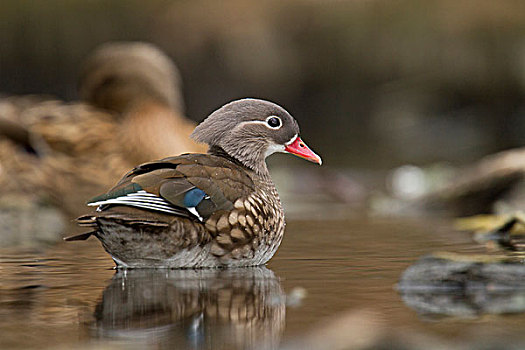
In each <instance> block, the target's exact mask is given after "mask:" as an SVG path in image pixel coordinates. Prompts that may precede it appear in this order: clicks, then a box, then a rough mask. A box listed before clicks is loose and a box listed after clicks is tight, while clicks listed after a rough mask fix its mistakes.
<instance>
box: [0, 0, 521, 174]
mask: <svg viewBox="0 0 525 350" xmlns="http://www.w3.org/2000/svg"><path fill="white" fill-rule="evenodd" d="M1 8H2V10H1V11H0V52H1V55H0V93H2V94H5V95H12V94H43V93H44V94H50V95H54V96H56V97H58V98H60V99H64V100H67V101H73V100H76V99H77V98H78V96H77V90H76V84H77V78H78V76H79V70H80V63H81V62H82V61H83V59H84V58H85V57H86V56H87V55H88V54H89V53H91V52H92V50H93V49H94V48H95V47H96V46H98V45H100V44H101V43H104V42H107V41H115V40H143V41H148V42H151V43H154V44H156V45H158V46H159V47H160V48H161V49H162V50H164V51H165V52H167V53H168V55H169V56H170V57H171V58H173V59H174V61H175V62H176V63H177V65H178V67H179V69H180V71H181V76H182V79H183V84H184V89H183V91H184V97H185V103H186V115H187V116H188V117H189V118H191V119H193V120H195V121H200V120H202V119H203V118H204V117H205V116H207V115H208V114H209V113H210V112H211V111H213V110H214V109H216V108H217V107H219V106H221V105H222V104H224V103H225V102H227V101H231V100H233V99H237V98H241V97H247V96H252V97H261V98H265V99H269V100H272V101H275V102H277V103H279V104H281V105H283V106H284V107H285V108H287V109H288V110H289V111H290V112H291V113H292V114H293V115H294V116H295V117H296V118H297V119H298V120H299V122H300V125H301V128H302V134H303V136H304V138H305V140H306V141H307V142H308V144H309V145H310V146H311V147H312V148H313V149H314V150H316V151H317V152H318V153H319V154H321V155H322V156H323V160H324V161H325V164H326V165H327V166H329V167H355V168H368V169H388V168H392V167H395V166H398V165H400V164H404V163H413V164H417V165H425V164H429V163H432V162H436V161H447V162H450V163H452V164H463V163H466V162H470V161H474V160H477V159H479V158H480V157H481V156H483V155H486V154H489V153H492V152H495V151H498V150H503V149H507V148H511V147H516V146H520V145H523V143H524V142H523V136H522V135H523V134H524V133H525V118H523V114H524V113H525V105H524V98H523V97H524V94H525V36H524V34H525V3H524V2H523V1H519V0H506V1H498V2H492V1H476V0H462V1H456V0H454V1H452V0H439V1H437V0H429V1H424V2H421V1H417V0H396V1H384V0H359V1H358V0H353V1H350V0H348V1H335V0H334V1H316V0H292V1H286V2H283V1H271V0H270V1H257V2H247V1H240V0H239V1H236V0H233V1H221V2H216V1H209V0H196V1H166V0H151V1H148V2H143V1H133V0H126V1H122V0H116V1H110V2H108V1H102V0H91V1H65V0H49V1H45V2H33V1H14V0H5V1H3V2H2V5H1ZM283 159H284V158H283ZM286 160H287V161H288V160H289V158H286ZM292 161H293V162H294V164H295V160H292ZM298 162H300V161H298Z"/></svg>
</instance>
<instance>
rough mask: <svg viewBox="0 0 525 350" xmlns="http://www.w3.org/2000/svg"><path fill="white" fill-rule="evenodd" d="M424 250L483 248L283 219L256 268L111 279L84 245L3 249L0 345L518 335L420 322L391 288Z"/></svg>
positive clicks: (461, 323)
mask: <svg viewBox="0 0 525 350" xmlns="http://www.w3.org/2000/svg"><path fill="white" fill-rule="evenodd" d="M435 251H453V252H458V253H467V254H468V253H477V252H482V251H483V249H482V248H480V247H479V246H477V245H475V244H473V243H472V242H471V240H470V237H469V236H468V235H467V234H464V233H458V232H454V231H453V230H452V229H451V227H450V224H449V223H448V222H446V221H432V220H424V221H423V220H420V221H413V220H410V221H409V220H386V219H373V218H371V219H364V220H363V219H360V220H331V221H319V220H317V221H304V220H302V221H291V222H289V223H288V226H287V231H286V236H285V239H284V241H283V245H282V246H281V248H280V249H279V251H278V253H277V255H276V256H275V257H274V258H273V259H272V260H271V261H270V263H269V264H268V266H267V267H261V268H255V269H254V268H251V269H233V270H183V271H177V270H174V271H165V270H164V271H163V270H157V271H155V270H150V271H139V270H135V271H127V272H125V271H119V272H116V271H115V270H114V269H113V262H112V260H111V259H110V258H109V257H108V256H107V255H106V253H105V252H104V251H103V249H102V248H101V247H100V245H99V243H98V241H97V240H95V239H90V240H88V241H87V242H70V243H59V244H57V245H55V246H51V247H47V248H42V249H39V250H37V249H21V248H18V249H17V248H10V249H7V248H4V249H0V272H1V277H2V278H1V279H0V348H46V347H47V348H56V347H61V348H68V347H73V346H75V347H77V346H80V345H85V346H87V347H89V348H91V347H95V348H97V347H98V346H103V347H106V346H109V347H110V348H112V347H117V348H121V347H122V348H144V347H145V346H151V347H155V348H174V347H176V348H177V349H221V348H222V349H235V348H238V349H243V348H257V349H265V348H269V349H271V348H279V347H281V348H300V347H302V346H304V344H302V343H301V341H305V339H307V340H308V342H309V344H310V345H312V344H315V341H318V340H319V339H323V344H325V345H327V344H331V343H330V341H329V338H330V337H340V336H341V334H343V335H344V334H346V335H347V337H348V338H352V339H349V340H348V341H349V344H352V341H354V340H355V339H356V338H359V337H365V338H366V337H369V338H370V337H371V338H373V337H375V336H377V337H379V336H380V337H385V334H387V336H388V337H391V336H394V337H398V336H400V335H401V336H403V337H405V336H408V337H410V336H411V335H414V334H417V335H418V336H419V337H421V336H423V337H428V338H429V339H432V340H433V341H437V342H440V341H444V342H457V343H462V342H464V341H468V342H471V341H479V339H498V338H499V339H501V338H504V339H512V340H513V341H515V342H518V341H523V340H525V339H524V338H525V337H524V336H523V335H522V333H523V332H522V329H523V327H525V316H524V315H522V314H514V315H480V316H479V317H466V318H463V317H443V318H439V319H436V318H434V319H428V318H426V317H423V316H421V315H418V314H417V313H416V311H414V310H413V309H411V308H409V307H407V306H406V305H405V304H404V303H403V301H402V298H401V297H400V295H399V294H398V293H397V291H396V290H395V285H396V282H397V281H398V279H399V276H400V274H401V273H402V271H403V270H404V269H405V268H406V267H408V266H409V265H410V264H412V263H414V262H415V261H416V260H417V259H418V258H419V257H420V256H422V255H425V254H428V253H431V252H435ZM364 326H366V329H367V331H370V332H372V333H370V334H369V333H367V334H363V332H360V331H359V329H360V328H359V327H364ZM338 327H341V331H338V330H337V329H338ZM376 328H377V330H378V331H377V332H376V333H374V330H375V329H376ZM352 330H357V331H356V332H358V336H357V337H356V336H354V335H352V333H351V332H352ZM301 344H302V345H301ZM312 346H313V345H312Z"/></svg>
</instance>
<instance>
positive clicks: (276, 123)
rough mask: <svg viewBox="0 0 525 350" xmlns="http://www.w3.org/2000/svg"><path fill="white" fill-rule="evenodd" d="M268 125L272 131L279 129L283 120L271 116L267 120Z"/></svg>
mask: <svg viewBox="0 0 525 350" xmlns="http://www.w3.org/2000/svg"><path fill="white" fill-rule="evenodd" d="M266 123H267V124H268V126H269V127H270V128H272V129H278V128H280V127H281V118H279V117H276V116H271V117H268V119H266Z"/></svg>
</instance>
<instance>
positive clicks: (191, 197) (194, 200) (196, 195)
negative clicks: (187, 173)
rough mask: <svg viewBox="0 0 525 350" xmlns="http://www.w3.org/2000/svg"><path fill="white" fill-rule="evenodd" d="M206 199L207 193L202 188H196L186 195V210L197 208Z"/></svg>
mask: <svg viewBox="0 0 525 350" xmlns="http://www.w3.org/2000/svg"><path fill="white" fill-rule="evenodd" d="M204 197H206V192H204V191H203V190H201V189H200V188H194V189H191V190H189V191H188V192H186V194H185V195H184V202H183V203H184V206H185V207H186V208H191V207H196V206H197V205H199V203H200V202H201V201H202V200H203V199H204Z"/></svg>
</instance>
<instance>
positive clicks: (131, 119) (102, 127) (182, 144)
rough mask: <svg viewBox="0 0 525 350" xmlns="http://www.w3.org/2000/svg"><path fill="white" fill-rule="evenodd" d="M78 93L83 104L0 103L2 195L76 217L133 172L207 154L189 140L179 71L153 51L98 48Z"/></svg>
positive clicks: (15, 100) (121, 46) (12, 100)
mask: <svg viewBox="0 0 525 350" xmlns="http://www.w3.org/2000/svg"><path fill="white" fill-rule="evenodd" d="M80 93H81V96H82V98H83V99H84V101H85V102H83V103H71V104H69V103H64V102H61V101H56V100H49V99H47V100H42V99H39V98H34V97H30V98H28V97H11V98H6V99H4V100H2V101H1V102H0V135H1V134H3V135H2V136H4V138H2V139H0V167H1V169H2V171H1V172H0V185H2V186H5V187H4V189H6V190H7V192H10V193H14V194H19V193H26V194H29V195H31V196H35V197H37V199H36V200H41V199H42V198H44V200H45V201H47V202H50V203H53V204H56V205H58V206H59V207H60V208H61V209H62V210H63V211H64V212H66V213H67V214H68V215H75V216H77V215H78V214H80V210H82V209H81V208H82V207H83V205H84V203H85V199H86V198H89V197H91V196H94V195H96V194H97V193H100V192H102V191H104V190H105V189H106V188H107V187H108V186H110V185H111V184H113V183H115V181H116V180H117V179H118V178H119V177H121V176H122V174H124V173H125V172H126V171H127V169H129V168H130V167H132V166H133V165H135V164H137V163H140V162H145V161H148V160H152V159H158V158H163V157H166V156H169V155H172V154H178V153H181V152H199V151H203V150H204V148H203V147H202V146H201V145H199V144H197V143H195V142H193V141H191V140H190V139H189V135H190V133H191V132H192V130H193V128H194V125H195V124H194V123H193V122H191V121H189V120H188V119H186V118H185V117H184V114H183V102H182V96H181V92H180V78H179V76H178V72H177V69H176V67H175V66H174V64H173V63H172V62H171V61H170V60H169V58H168V57H166V56H165V55H164V54H163V53H162V52H161V51H160V50H158V49H157V48H155V47H154V46H152V45H149V44H144V43H111V44H106V45H103V46H102V47H100V48H99V49H98V50H96V51H95V53H94V54H93V55H92V56H91V57H90V58H89V59H88V60H87V62H86V64H85V68H84V70H83V74H82V77H81V81H80ZM2 120H4V121H5V122H4V123H2ZM16 126H18V128H17V127H16ZM5 192H6V191H4V193H5Z"/></svg>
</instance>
